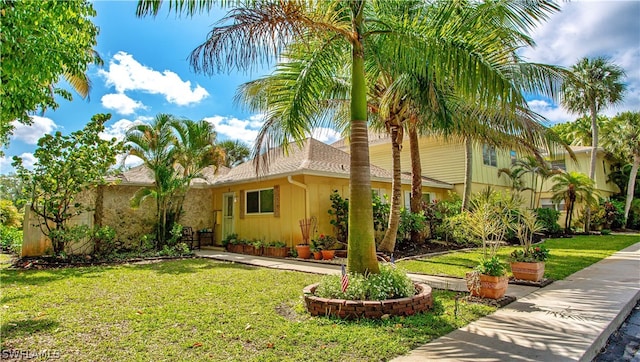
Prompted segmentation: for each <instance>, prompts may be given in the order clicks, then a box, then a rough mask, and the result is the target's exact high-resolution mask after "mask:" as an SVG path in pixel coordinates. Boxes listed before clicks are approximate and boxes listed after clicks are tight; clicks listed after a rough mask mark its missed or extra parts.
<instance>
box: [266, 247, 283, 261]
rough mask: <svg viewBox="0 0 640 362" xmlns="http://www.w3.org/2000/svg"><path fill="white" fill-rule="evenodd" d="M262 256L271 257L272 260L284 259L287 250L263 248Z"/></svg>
mask: <svg viewBox="0 0 640 362" xmlns="http://www.w3.org/2000/svg"><path fill="white" fill-rule="evenodd" d="M264 255H266V256H272V257H274V258H286V257H287V255H289V248H288V247H286V246H282V247H275V246H268V247H266V248H264Z"/></svg>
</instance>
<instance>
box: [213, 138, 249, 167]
mask: <svg viewBox="0 0 640 362" xmlns="http://www.w3.org/2000/svg"><path fill="white" fill-rule="evenodd" d="M218 147H220V148H221V149H222V150H224V165H225V166H226V167H229V168H231V167H234V166H237V165H239V164H241V163H244V162H246V161H247V160H248V159H249V155H250V154H251V150H250V149H249V147H247V145H245V144H244V143H243V142H241V141H240V140H235V141H232V140H226V141H222V142H219V143H218Z"/></svg>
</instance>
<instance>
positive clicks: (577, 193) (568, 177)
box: [551, 171, 597, 233]
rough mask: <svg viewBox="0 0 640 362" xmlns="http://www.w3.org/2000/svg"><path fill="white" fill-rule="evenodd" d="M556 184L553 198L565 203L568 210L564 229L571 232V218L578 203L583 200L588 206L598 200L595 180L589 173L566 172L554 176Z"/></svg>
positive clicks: (552, 190) (553, 189) (555, 200)
mask: <svg viewBox="0 0 640 362" xmlns="http://www.w3.org/2000/svg"><path fill="white" fill-rule="evenodd" d="M552 180H553V182H554V185H553V187H552V188H551V192H553V196H552V200H553V201H554V202H556V203H558V204H559V203H561V202H564V203H565V210H566V212H567V214H566V217H565V222H564V230H565V232H566V233H571V220H572V218H573V210H574V208H575V205H576V203H580V202H583V203H584V204H585V206H586V207H589V206H591V205H593V204H594V203H595V202H597V199H596V198H595V196H594V193H593V192H594V191H593V185H594V182H593V180H592V179H590V178H589V177H588V176H587V175H585V174H583V173H580V172H575V171H572V172H564V173H561V174H559V175H556V176H554V177H553V179H552Z"/></svg>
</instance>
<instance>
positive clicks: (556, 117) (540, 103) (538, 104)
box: [527, 99, 577, 124]
mask: <svg viewBox="0 0 640 362" xmlns="http://www.w3.org/2000/svg"><path fill="white" fill-rule="evenodd" d="M527 103H528V104H529V107H530V108H531V110H532V111H534V112H536V113H538V114H541V115H542V116H544V118H546V119H548V120H549V123H551V124H555V123H564V122H569V121H573V120H575V119H576V118H577V116H575V115H572V114H571V113H569V112H567V111H566V110H565V109H564V108H562V107H558V106H556V105H554V104H552V103H549V102H547V101H545V100H542V99H533V100H530V101H529V102H527Z"/></svg>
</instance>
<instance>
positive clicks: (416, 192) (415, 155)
mask: <svg viewBox="0 0 640 362" xmlns="http://www.w3.org/2000/svg"><path fill="white" fill-rule="evenodd" d="M417 122H418V120H417V118H416V117H415V116H412V117H411V121H410V123H409V151H410V154H411V213H414V214H416V213H419V212H420V211H422V161H421V160H420V144H419V141H418V125H417ZM411 242H412V243H413V244H417V243H420V242H421V240H420V233H419V232H418V230H413V229H412V230H411Z"/></svg>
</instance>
